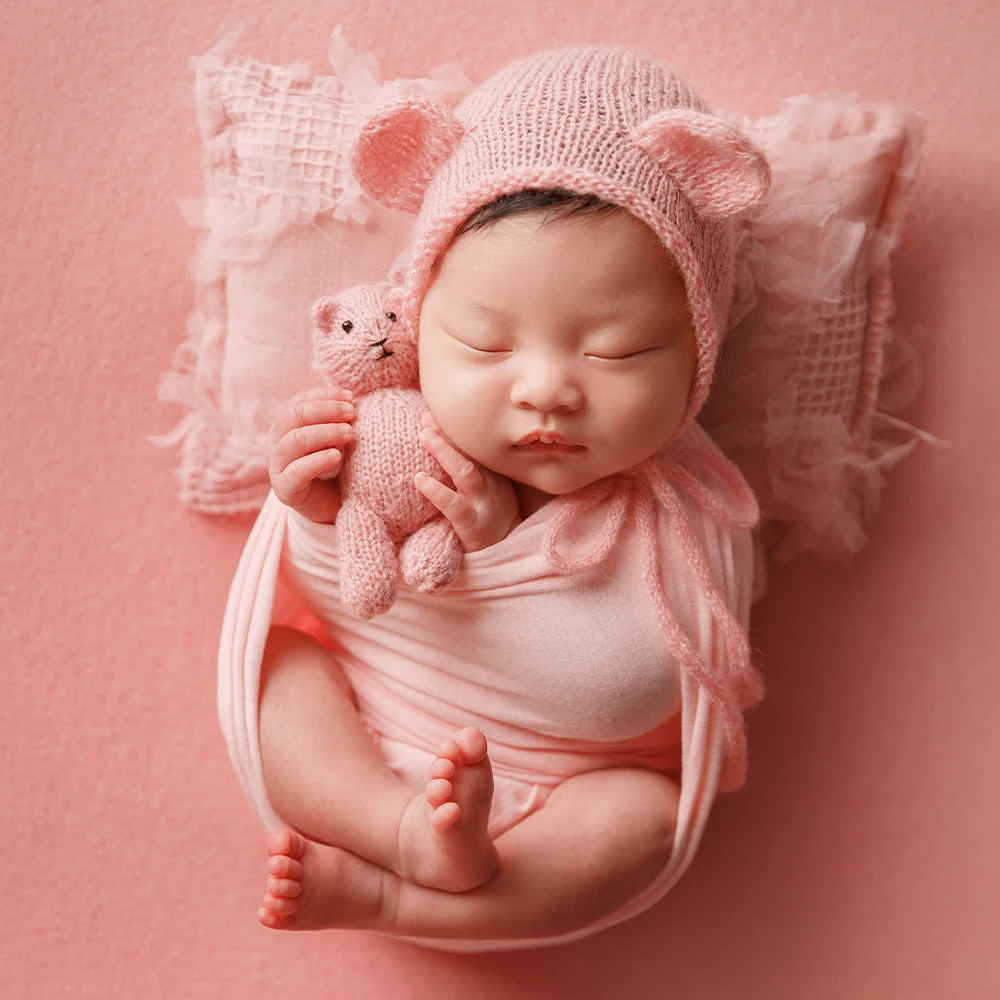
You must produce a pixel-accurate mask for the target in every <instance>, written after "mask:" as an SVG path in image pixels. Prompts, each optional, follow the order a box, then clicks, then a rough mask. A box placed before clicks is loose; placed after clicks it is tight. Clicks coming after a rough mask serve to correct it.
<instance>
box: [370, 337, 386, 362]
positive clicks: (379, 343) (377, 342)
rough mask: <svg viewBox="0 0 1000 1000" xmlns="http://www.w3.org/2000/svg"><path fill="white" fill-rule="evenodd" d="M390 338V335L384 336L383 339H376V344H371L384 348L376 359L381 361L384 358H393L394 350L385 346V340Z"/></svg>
mask: <svg viewBox="0 0 1000 1000" xmlns="http://www.w3.org/2000/svg"><path fill="white" fill-rule="evenodd" d="M388 339H389V338H388V337H383V338H382V339H381V340H376V341H375V343H374V344H371V345H369V346H371V347H381V348H382V353H381V354H380V355H379V356H378V357H377V358H376V359H375V360H376V361H381V360H382V359H383V358H391V357H392V351H390V350H389V348H388V347H386V346H385V342H386V341H387V340H388Z"/></svg>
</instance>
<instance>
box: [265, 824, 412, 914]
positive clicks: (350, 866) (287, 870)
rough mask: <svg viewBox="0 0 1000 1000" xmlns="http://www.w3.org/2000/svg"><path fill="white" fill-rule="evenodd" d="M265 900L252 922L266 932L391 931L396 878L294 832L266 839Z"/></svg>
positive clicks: (288, 831)
mask: <svg viewBox="0 0 1000 1000" xmlns="http://www.w3.org/2000/svg"><path fill="white" fill-rule="evenodd" d="M267 853H268V854H269V855H270V857H269V858H268V862H267V873H268V876H269V878H268V880H267V895H265V896H264V905H263V906H261V908H260V909H259V910H258V911H257V919H258V920H259V921H260V922H261V923H262V924H263V925H264V926H265V927H269V928H271V929H272V930H287V931H305V930H319V929H321V928H326V927H352V928H370V929H374V930H392V923H393V917H392V911H393V910H394V908H395V904H394V899H395V896H396V894H397V887H398V885H399V884H400V880H399V878H398V877H397V876H396V875H394V874H393V873H392V872H387V871H385V870H384V869H382V868H379V867H378V866H377V865H373V864H371V863H370V862H368V861H364V860H363V859H362V858H359V857H357V856H356V855H354V854H350V853H349V852H348V851H342V850H341V849H340V848H339V847H327V846H326V845H325V844H315V843H313V842H312V841H310V840H306V839H305V837H303V836H302V835H301V834H299V833H296V832H295V831H294V830H289V829H282V830H275V831H274V832H273V833H271V834H269V836H268V838H267Z"/></svg>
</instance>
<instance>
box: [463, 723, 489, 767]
mask: <svg viewBox="0 0 1000 1000" xmlns="http://www.w3.org/2000/svg"><path fill="white" fill-rule="evenodd" d="M458 745H459V746H460V747H461V750H462V763H463V764H468V765H470V766H472V765H475V764H478V763H479V762H480V761H482V760H483V759H484V758H485V757H486V751H487V749H488V746H487V743H486V737H485V736H484V735H483V734H482V732H481V731H480V730H478V729H476V728H474V727H473V726H466V727H465V729H463V730H462V731H461V732H460V733H459V734H458Z"/></svg>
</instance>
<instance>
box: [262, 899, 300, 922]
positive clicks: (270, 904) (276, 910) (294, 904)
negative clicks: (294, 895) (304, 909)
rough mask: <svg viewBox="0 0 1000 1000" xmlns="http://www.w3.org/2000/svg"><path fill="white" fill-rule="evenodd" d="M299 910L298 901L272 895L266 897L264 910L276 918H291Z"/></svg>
mask: <svg viewBox="0 0 1000 1000" xmlns="http://www.w3.org/2000/svg"><path fill="white" fill-rule="evenodd" d="M298 908H299V901H298V900H297V899H287V898H286V897H284V896H272V895H271V894H270V893H268V894H267V895H266V896H265V897H264V909H265V910H267V911H268V912H269V913H271V914H272V915H273V916H275V917H290V916H291V915H292V914H293V913H294V912H295V911H296V910H297V909H298Z"/></svg>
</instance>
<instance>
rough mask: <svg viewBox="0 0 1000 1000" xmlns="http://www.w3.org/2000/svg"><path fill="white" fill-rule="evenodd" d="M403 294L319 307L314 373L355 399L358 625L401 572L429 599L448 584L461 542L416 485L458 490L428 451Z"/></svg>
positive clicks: (352, 570)
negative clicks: (432, 482) (426, 479)
mask: <svg viewBox="0 0 1000 1000" xmlns="http://www.w3.org/2000/svg"><path fill="white" fill-rule="evenodd" d="M399 301H400V293H399V291H398V290H387V289H386V288H385V287H384V286H376V285H356V286H355V287H353V288H349V289H347V290H346V291H344V292H341V293H340V294H339V295H336V296H333V297H332V298H323V299H320V300H319V301H318V302H317V303H316V304H315V305H314V306H313V322H314V324H315V327H314V330H313V365H314V367H315V368H316V370H317V371H318V372H319V373H320V374H321V375H323V376H324V377H325V378H326V379H328V380H329V381H330V382H331V383H332V384H333V385H339V386H342V387H343V388H345V389H350V390H351V391H352V392H353V393H354V407H355V414H356V416H355V420H354V444H353V446H352V447H349V448H347V449H345V452H344V460H343V464H342V466H341V470H340V476H339V480H340V489H341V495H342V498H343V504H342V506H341V508H340V511H339V513H338V514H337V522H336V530H337V542H338V545H339V548H340V593H341V599H342V600H343V602H344V604H345V605H346V607H347V608H349V609H350V611H351V612H352V613H353V614H355V615H356V616H357V617H359V618H365V619H367V618H373V617H375V615H380V614H384V613H385V612H386V611H388V610H389V608H391V607H392V604H393V602H394V601H395V599H396V584H397V580H398V577H399V575H400V574H402V577H403V579H404V580H405V581H406V582H407V583H408V584H409V585H410V586H411V587H413V588H415V589H416V590H418V591H420V592H421V593H431V592H433V591H435V590H438V589H440V588H441V587H444V586H446V585H447V584H449V583H450V582H451V581H452V579H453V578H454V576H455V574H456V573H457V572H458V569H459V565H460V564H461V559H462V544H461V542H460V541H459V539H458V536H457V535H456V534H455V531H454V529H453V528H452V526H451V525H450V524H449V523H448V521H446V520H445V518H444V517H443V516H442V515H441V514H440V513H439V511H438V510H437V508H436V507H435V506H434V505H433V504H432V503H431V502H430V501H429V500H428V499H427V498H426V497H424V496H423V495H422V494H421V493H420V492H419V491H418V490H417V488H416V487H415V486H414V485H413V476H414V473H416V472H418V471H420V470H422V471H424V472H427V473H430V475H432V476H434V477H435V478H437V479H439V480H441V481H442V482H444V483H446V484H447V485H448V486H452V485H453V484H452V482H451V480H450V478H449V477H448V475H447V474H446V473H445V472H444V470H443V469H442V468H441V466H440V465H439V464H438V462H437V461H436V460H435V459H434V458H432V457H431V456H430V455H429V454H428V453H427V452H426V451H424V449H423V448H421V446H420V443H419V433H420V418H421V417H422V416H423V414H424V413H425V412H426V411H427V406H426V404H425V403H424V400H423V397H422V396H421V395H420V392H419V390H418V389H417V348H416V344H415V342H414V338H413V337H411V336H409V334H408V331H407V330H405V329H403V324H402V323H401V322H400V321H399V319H398V318H397V314H398V312H399Z"/></svg>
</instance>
